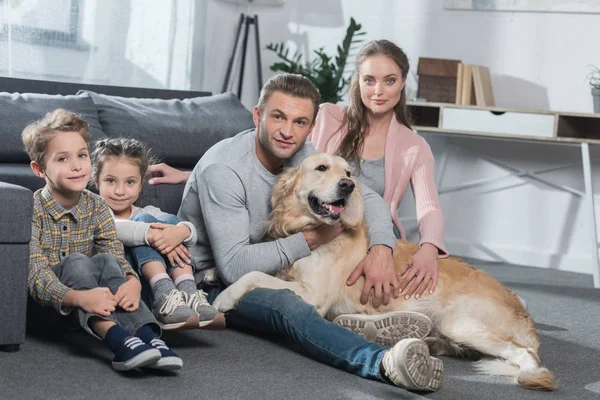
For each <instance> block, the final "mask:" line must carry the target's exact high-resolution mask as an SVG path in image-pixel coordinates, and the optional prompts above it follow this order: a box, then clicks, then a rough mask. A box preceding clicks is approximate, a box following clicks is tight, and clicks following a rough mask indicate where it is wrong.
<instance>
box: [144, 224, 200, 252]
mask: <svg viewBox="0 0 600 400" xmlns="http://www.w3.org/2000/svg"><path fill="white" fill-rule="evenodd" d="M150 229H156V231H152V232H151V233H150V235H149V236H148V242H149V243H150V244H151V245H152V247H154V248H155V249H156V250H158V251H160V252H161V253H162V254H168V253H170V252H171V251H173V250H174V249H175V247H177V246H179V245H180V244H181V243H183V241H184V240H185V239H187V238H188V237H189V236H190V235H191V234H192V232H191V231H190V228H189V227H188V226H187V225H185V224H181V225H170V224H163V223H162V222H156V223H153V224H152V225H150ZM150 229H149V230H150Z"/></svg>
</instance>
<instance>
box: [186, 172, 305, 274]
mask: <svg viewBox="0 0 600 400" xmlns="http://www.w3.org/2000/svg"><path fill="white" fill-rule="evenodd" d="M197 188H198V195H199V198H200V204H202V215H203V217H204V225H205V227H206V232H207V234H208V237H209V241H210V243H211V248H212V252H213V256H214V259H215V263H216V265H217V268H218V269H219V275H220V277H221V279H223V281H224V282H225V284H227V285H230V284H231V283H233V282H235V281H237V280H238V279H239V278H241V277H242V276H243V275H244V274H246V273H248V272H251V271H262V272H265V273H267V274H274V273H276V272H277V271H279V270H281V269H282V268H285V267H286V266H288V265H291V264H293V263H294V262H295V261H296V260H298V259H300V258H303V257H306V256H308V255H309V254H310V249H309V248H308V244H307V243H306V240H305V239H304V235H302V233H296V234H294V235H291V236H289V237H286V238H282V239H278V240H275V241H272V242H263V243H254V244H251V243H250V214H249V212H248V209H247V205H246V195H245V192H246V190H251V188H245V187H244V185H243V182H242V181H241V180H240V178H239V176H238V175H237V174H236V173H235V172H234V171H233V170H232V169H231V168H229V167H227V166H224V165H220V164H212V165H209V166H208V167H206V168H205V169H204V170H203V171H202V173H201V175H200V177H199V178H198V182H197Z"/></svg>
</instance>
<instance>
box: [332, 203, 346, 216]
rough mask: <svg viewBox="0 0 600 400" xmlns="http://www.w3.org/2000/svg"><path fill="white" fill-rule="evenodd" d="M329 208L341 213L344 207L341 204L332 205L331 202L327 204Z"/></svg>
mask: <svg viewBox="0 0 600 400" xmlns="http://www.w3.org/2000/svg"><path fill="white" fill-rule="evenodd" d="M329 208H330V209H331V211H333V212H334V213H336V214H341V213H342V211H344V207H342V206H334V205H333V204H329Z"/></svg>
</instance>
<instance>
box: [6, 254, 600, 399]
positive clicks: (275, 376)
mask: <svg viewBox="0 0 600 400" xmlns="http://www.w3.org/2000/svg"><path fill="white" fill-rule="evenodd" d="M471 262H472V263H473V264H474V265H477V266H478V267H481V268H483V269H485V270H487V271H489V272H490V273H491V274H492V275H493V276H494V277H496V278H498V279H500V280H501V281H502V282H505V283H506V284H507V286H509V287H510V288H512V289H513V290H515V291H516V292H517V293H518V294H519V295H520V296H521V297H522V298H523V299H524V300H525V301H526V302H527V305H528V308H529V310H530V312H531V313H532V315H533V316H534V318H535V320H536V321H537V326H538V332H539V335H540V340H541V343H542V350H541V357H542V361H543V364H544V365H545V366H546V367H548V368H549V369H550V370H551V371H552V372H554V374H555V376H556V377H558V379H559V384H560V388H559V390H558V391H557V392H555V393H538V392H533V391H528V390H525V389H522V388H520V387H518V386H516V385H514V384H512V383H509V382H507V381H506V380H504V379H503V378H497V377H488V376H479V375H475V374H473V372H472V369H471V363H470V362H468V361H463V360H457V359H451V358H447V357H444V358H443V359H444V363H445V369H446V374H445V379H444V384H443V387H442V389H441V390H440V391H439V392H437V393H431V394H414V393H410V392H407V391H404V390H401V389H398V388H394V387H392V386H390V385H386V384H382V383H379V382H374V381H369V380H366V379H361V378H358V377H356V376H354V375H351V374H348V373H346V372H343V371H339V370H337V369H335V368H332V367H329V366H326V365H322V364H320V363H318V362H315V361H313V360H311V359H309V358H307V357H305V356H303V355H302V354H300V353H297V352H295V351H293V350H291V349H290V348H289V347H288V346H286V345H285V344H284V343H282V342H278V341H276V340H273V339H268V338H261V337H256V336H252V335H248V334H244V333H240V332H235V331H221V332H209V331H196V332H176V333H169V334H168V335H167V336H166V340H167V342H168V343H171V344H172V345H173V347H174V348H175V349H176V350H177V352H178V353H179V354H180V355H181V356H182V358H183V359H184V368H183V370H182V371H181V372H180V373H178V374H168V373H162V374H161V373H155V374H145V373H142V372H132V373H128V374H121V373H117V372H115V371H113V370H112V369H111V368H110V365H109V362H110V352H109V351H108V350H107V349H106V348H105V347H104V345H103V344H102V343H101V342H98V341H95V340H94V339H91V338H90V337H88V336H86V335H83V334H73V335H70V336H68V337H67V338H66V341H67V342H68V343H65V342H64V341H53V340H49V339H43V338H40V337H37V336H31V335H30V336H28V338H27V341H26V342H25V344H24V345H23V346H22V348H21V350H20V351H19V352H17V353H0V398H1V399H28V400H29V399H85V398H87V399H99V398H114V399H143V400H147V399H154V398H163V399H165V398H168V399H183V398H194V399H207V398H213V399H392V398H393V399H399V398H406V399H418V398H422V397H426V398H432V399H495V400H496V399H599V398H600V371H598V365H600V290H597V289H593V288H592V282H591V277H590V276H587V275H581V274H574V273H565V272H560V271H552V270H541V269H536V268H526V267H516V266H511V265H503V264H486V263H482V262H478V261H475V260H471Z"/></svg>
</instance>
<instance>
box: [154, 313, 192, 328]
mask: <svg viewBox="0 0 600 400" xmlns="http://www.w3.org/2000/svg"><path fill="white" fill-rule="evenodd" d="M199 323H200V321H199V320H198V317H197V316H191V317H189V318H188V319H187V320H186V321H183V322H177V323H170V324H165V323H162V322H160V321H158V325H159V326H160V327H161V329H162V330H165V331H172V330H175V329H178V330H188V329H198V324H199Z"/></svg>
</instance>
